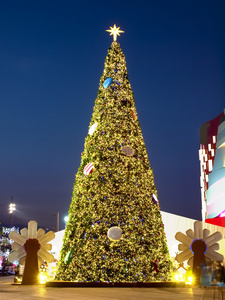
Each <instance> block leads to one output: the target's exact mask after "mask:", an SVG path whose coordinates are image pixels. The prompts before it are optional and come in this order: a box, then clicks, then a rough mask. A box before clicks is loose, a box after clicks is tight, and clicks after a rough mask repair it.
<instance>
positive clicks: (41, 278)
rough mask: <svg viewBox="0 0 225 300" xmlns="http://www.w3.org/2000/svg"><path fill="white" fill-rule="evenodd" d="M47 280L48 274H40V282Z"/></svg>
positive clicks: (43, 282)
mask: <svg viewBox="0 0 225 300" xmlns="http://www.w3.org/2000/svg"><path fill="white" fill-rule="evenodd" d="M46 281H47V276H46V275H45V274H44V273H41V274H39V282H40V284H45V283H46Z"/></svg>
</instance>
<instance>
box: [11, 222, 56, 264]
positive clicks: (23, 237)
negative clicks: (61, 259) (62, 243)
mask: <svg viewBox="0 0 225 300" xmlns="http://www.w3.org/2000/svg"><path fill="white" fill-rule="evenodd" d="M9 238H10V239H11V240H13V241H14V243H13V244H12V250H14V251H13V252H12V253H11V254H9V256H8V260H9V261H11V262H13V261H15V260H17V261H19V263H20V264H23V263H24V262H25V260H26V252H25V250H24V244H25V243H26V241H27V240H28V239H37V240H38V242H39V244H40V246H41V248H40V250H39V251H38V253H37V256H38V263H39V265H41V264H42V262H43V260H45V261H47V262H48V263H50V262H52V261H53V260H54V256H53V255H52V254H50V253H49V252H48V250H51V248H52V245H51V244H47V243H48V242H50V241H51V240H52V239H54V238H55V234H54V232H53V231H49V232H47V233H45V230H44V229H42V228H40V229H38V230H37V222H36V221H30V222H29V223H28V229H27V228H23V229H21V230H20V234H19V233H17V232H15V231H11V232H10V234H9Z"/></svg>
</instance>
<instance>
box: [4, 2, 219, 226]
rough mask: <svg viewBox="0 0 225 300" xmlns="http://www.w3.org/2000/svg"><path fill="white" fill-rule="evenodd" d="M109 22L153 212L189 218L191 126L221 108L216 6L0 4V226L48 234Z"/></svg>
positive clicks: (89, 106) (65, 193)
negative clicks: (124, 72)
mask: <svg viewBox="0 0 225 300" xmlns="http://www.w3.org/2000/svg"><path fill="white" fill-rule="evenodd" d="M114 24H116V25H117V26H120V28H121V30H124V31H125V33H123V34H121V36H120V37H119V38H118V42H119V43H120V45H121V48H122V50H123V52H124V54H125V57H126V62H127V68H128V74H129V79H130V83H131V86H132V89H133V92H134V96H135V101H136V107H137V111H138V116H139V120H140V123H141V126H142V133H143V136H144V140H145V143H146V147H147V151H148V155H149V159H150V164H151V166H152V168H153V171H154V175H155V183H156V187H157V190H158V195H159V200H160V205H161V209H162V210H164V211H167V212H170V213H175V214H179V215H182V216H186V217H190V218H193V219H201V198H200V183H199V182H200V180H199V176H200V164H199V158H198V149H199V130H200V126H201V125H202V124H203V123H205V122H206V121H208V120H211V119H213V118H215V117H216V116H217V115H218V114H220V113H221V112H222V111H223V109H224V108H225V56H224V53H225V2H224V1H223V0H217V1H215V0H212V1H207V0H205V1H202V0H198V1H196V0H195V1H194V0H193V1H192V0H190V1H178V0H177V1H175V0H171V1H168V0H158V1H152V0H148V1H147V0H146V1H143V0H139V1H137V0H135V1H134V0H121V1H99V0H97V1H91V0H89V1H76V0H66V1H62V0H61V1H59V0H37V1H35V0H32V1H30V0H27V1H25V0H21V1H18V0H2V1H1V3H0V66H1V67H0V70H1V72H0V100H1V102H0V103H1V109H0V222H2V223H3V224H5V225H9V214H8V205H9V203H10V197H11V195H13V197H14V201H15V203H16V206H17V211H16V213H15V215H13V223H14V224H21V225H25V226H26V225H27V222H28V221H29V220H31V219H34V220H36V221H37V222H38V224H39V225H40V226H41V227H43V228H46V227H48V228H50V229H53V230H54V229H55V226H56V216H55V215H56V213H57V212H58V211H59V213H60V229H62V228H63V227H64V222H63V218H64V216H65V215H66V214H67V212H68V208H69V204H70V201H71V195H72V189H73V183H74V177H75V174H76V172H77V169H78V167H79V165H80V155H81V152H82V151H83V147H84V139H85V137H86V135H87V132H88V126H89V122H90V120H91V115H92V110H93V106H94V101H95V98H96V96H97V91H98V86H99V80H100V76H101V75H102V72H103V68H104V61H105V57H106V54H107V50H108V48H109V47H110V45H111V42H112V36H110V35H109V33H108V32H106V31H105V30H106V29H109V27H110V26H113V25H114Z"/></svg>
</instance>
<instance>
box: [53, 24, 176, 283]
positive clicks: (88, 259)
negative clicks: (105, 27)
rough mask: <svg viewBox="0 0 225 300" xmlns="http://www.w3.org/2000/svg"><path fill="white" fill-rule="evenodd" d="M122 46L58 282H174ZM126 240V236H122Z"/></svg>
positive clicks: (81, 176)
mask: <svg viewBox="0 0 225 300" xmlns="http://www.w3.org/2000/svg"><path fill="white" fill-rule="evenodd" d="M109 31H110V32H111V34H113V36H114V41H113V43H112V44H111V47H110V48H109V50H108V55H107V56H106V59H105V67H104V71H103V74H102V76H101V79H100V85H99V90H98V95H97V98H96V100H95V106H94V110H93V115H92V119H91V122H90V126H89V132H88V135H87V137H86V139H85V145H84V151H83V153H82V156H81V165H80V167H79V169H78V172H77V174H76V180H75V184H74V190H73V197H72V202H71V205H70V209H69V221H68V223H67V226H66V229H65V235H64V239H63V247H62V250H61V256H60V260H59V265H58V271H57V275H56V279H59V280H65V281H81V282H87V281H91V282H99V281H100V282H147V281H156V280H157V281H165V280H169V279H170V270H171V261H170V258H169V253H168V248H167V244H166V238H165V233H164V227H163V223H162V219H161V214H160V207H159V203H158V200H157V191H156V187H155V183H154V177H153V171H152V169H151V167H150V166H149V160H148V155H147V152H146V147H145V143H144V140H143V136H142V132H141V126H140V123H139V121H138V116H137V112H136V108H135V101H134V96H133V92H132V89H131V86H130V82H129V79H128V74H127V67H126V62H125V57H124V54H123V52H122V50H121V48H120V45H119V43H118V42H117V41H116V38H117V35H119V34H120V33H121V32H122V31H121V30H119V28H116V26H115V25H114V27H113V28H112V27H111V30H109ZM121 234H122V235H121Z"/></svg>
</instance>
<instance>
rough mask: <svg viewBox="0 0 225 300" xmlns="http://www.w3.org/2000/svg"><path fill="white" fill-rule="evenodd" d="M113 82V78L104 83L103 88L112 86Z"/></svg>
mask: <svg viewBox="0 0 225 300" xmlns="http://www.w3.org/2000/svg"><path fill="white" fill-rule="evenodd" d="M112 82H113V79H112V78H111V77H109V78H107V79H106V80H105V81H104V82H103V87H104V89H106V88H107V87H109V86H110V84H111V83H112Z"/></svg>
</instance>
